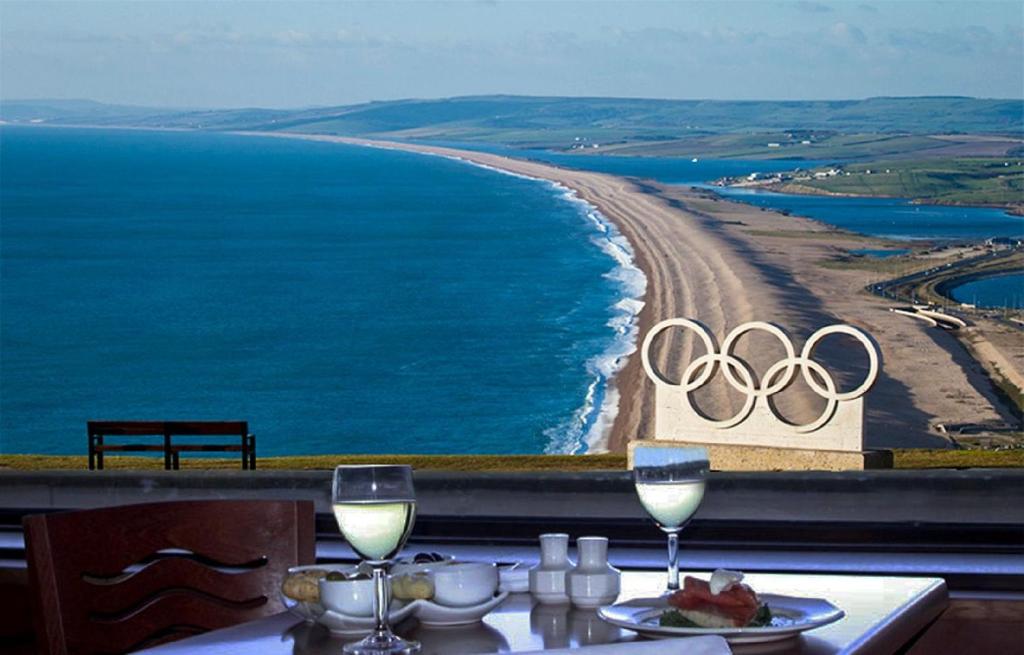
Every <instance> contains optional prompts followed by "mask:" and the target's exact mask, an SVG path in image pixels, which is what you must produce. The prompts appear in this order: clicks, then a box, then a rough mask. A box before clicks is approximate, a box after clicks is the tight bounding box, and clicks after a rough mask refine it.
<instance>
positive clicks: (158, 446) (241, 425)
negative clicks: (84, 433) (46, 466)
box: [88, 421, 256, 471]
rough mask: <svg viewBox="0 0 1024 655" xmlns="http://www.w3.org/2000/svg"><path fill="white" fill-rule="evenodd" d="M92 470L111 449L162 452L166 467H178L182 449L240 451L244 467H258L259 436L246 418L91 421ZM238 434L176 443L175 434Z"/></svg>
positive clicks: (185, 450) (247, 468)
mask: <svg viewBox="0 0 1024 655" xmlns="http://www.w3.org/2000/svg"><path fill="white" fill-rule="evenodd" d="M88 427H89V470H90V471H92V470H94V469H102V468H103V454H104V453H109V452H162V453H163V454H164V469H165V470H168V471H170V470H172V469H173V470H175V471H176V470H178V468H179V457H180V454H181V453H185V452H188V453H195V452H238V453H241V454H242V468H243V469H246V470H249V469H255V468H256V437H255V436H253V435H251V434H249V424H248V423H247V422H246V421H89V425H88ZM143 436H160V437H163V440H162V441H161V442H160V443H127V444H126V443H117V444H110V443H104V441H103V438H104V437H143ZM183 436H189V437H193V436H195V437H206V436H235V437H238V439H239V441H238V443H214V444H210V443H206V444H196V443H173V440H172V438H173V437H183Z"/></svg>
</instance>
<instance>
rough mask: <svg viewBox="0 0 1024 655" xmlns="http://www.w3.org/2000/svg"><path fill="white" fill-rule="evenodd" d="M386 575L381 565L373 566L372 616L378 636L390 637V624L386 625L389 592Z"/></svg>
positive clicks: (389, 601)
mask: <svg viewBox="0 0 1024 655" xmlns="http://www.w3.org/2000/svg"><path fill="white" fill-rule="evenodd" d="M388 586H389V585H388V581H387V576H386V573H385V570H384V567H383V566H378V565H374V566H373V591H374V593H373V617H374V619H375V620H376V622H377V628H376V630H374V632H375V633H376V635H377V636H378V637H390V636H391V626H390V625H388V606H389V605H390V604H391V594H390V593H389V591H390V590H389V589H388Z"/></svg>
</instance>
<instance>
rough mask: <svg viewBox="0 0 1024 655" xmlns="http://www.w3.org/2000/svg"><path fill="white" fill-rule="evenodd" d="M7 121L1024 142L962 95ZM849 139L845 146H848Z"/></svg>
mask: <svg viewBox="0 0 1024 655" xmlns="http://www.w3.org/2000/svg"><path fill="white" fill-rule="evenodd" d="M0 118H2V119H3V120H4V121H7V122H30V121H31V122H43V123H48V124H61V125H72V124H89V125H111V126H112V125H121V126H132V127H176V128H196V129H210V130H273V131H277V130H285V131H294V132H309V133H323V134H344V135H360V136H373V137H378V138H400V139H434V140H448V141H478V142H492V143H505V144H510V145H516V146H532V147H555V148H570V147H571V146H572V145H573V144H576V143H581V142H582V143H588V144H592V143H599V144H600V145H601V146H602V147H606V146H610V145H617V146H619V147H626V148H639V149H640V151H641V152H638V153H636V154H643V151H644V150H653V151H655V152H657V154H670V153H672V152H675V151H677V150H678V151H680V152H685V151H687V150H688V149H692V147H691V145H690V144H692V143H696V144H699V145H700V146H701V148H702V152H704V153H705V154H706V153H707V152H708V151H709V150H710V151H712V152H714V151H716V149H717V148H718V146H717V145H716V143H718V142H719V141H723V142H728V143H729V144H733V145H730V146H729V147H733V146H734V145H735V144H739V143H740V142H741V141H742V140H743V139H745V138H748V137H749V136H750V135H752V134H757V135H769V138H768V139H764V138H760V137H758V138H756V139H754V140H755V141H756V142H757V143H760V144H761V146H759V148H762V149H763V148H764V147H765V146H766V144H764V143H762V142H764V141H766V140H774V139H775V137H774V136H772V135H781V136H779V137H778V138H785V139H788V140H796V143H797V144H800V143H801V142H802V140H803V139H804V138H805V137H806V138H807V139H812V138H813V139H817V140H818V141H821V140H822V139H828V138H834V137H836V136H837V135H884V137H885V138H886V139H897V141H893V142H892V143H902V141H899V140H900V139H904V140H905V139H906V138H907V137H906V136H902V135H907V136H909V137H910V141H907V143H908V144H909V143H910V142H915V143H916V142H918V141H920V135H930V134H954V133H963V134H972V135H1004V136H1008V137H1011V138H1017V139H1019V138H1022V137H1024V101H1021V100H1005V99H1003V100H1001V99H978V98H967V97H909V98H896V97H892V98H890V97H884V98H867V99H864V100H829V101H825V100H808V101H781V102H778V101H724V100H649V99H637V98H559V97H533V96H470V97H460V98H448V99H439V100H395V101H387V102H371V103H365V104H360V105H348V106H338V107H318V108H312V109H297V110H279V109H259V108H252V109H229V110H181V109H159V108H144V107H131V106H117V105H105V104H102V103H96V102H90V101H78V100H75V101H47V100H12V101H4V102H0ZM723 135H724V136H723ZM858 139H859V137H857V138H855V139H853V140H854V141H856V140H858ZM915 139H916V141H915ZM850 141H851V139H849V138H847V139H844V140H843V142H844V144H847V143H849V142H850ZM805 145H806V144H805ZM844 147H845V146H844ZM887 147H888V146H887ZM900 147H902V145H901V146H900ZM745 148H748V146H747V145H745V144H740V147H739V150H737V152H739V151H743V152H745V151H746V150H744V149H745ZM625 152H626V151H624V154H625ZM652 154H654V153H653V152H652ZM855 155H856V153H855Z"/></svg>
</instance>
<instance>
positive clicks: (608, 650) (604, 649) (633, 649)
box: [523, 635, 732, 655]
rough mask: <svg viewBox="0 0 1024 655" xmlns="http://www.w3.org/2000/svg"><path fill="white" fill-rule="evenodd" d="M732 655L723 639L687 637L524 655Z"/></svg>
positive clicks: (581, 647) (710, 636)
mask: <svg viewBox="0 0 1024 655" xmlns="http://www.w3.org/2000/svg"><path fill="white" fill-rule="evenodd" d="M570 653H572V655H658V654H659V653H660V654H661V655H668V654H670V653H685V654H686V655H732V650H731V649H730V648H729V643H728V642H727V641H726V640H725V639H723V638H722V637H718V636H716V635H708V636H706V637H685V638H683V639H661V640H659V641H636V642H632V643H628V644H605V645H603V646H577V647H575V648H560V649H558V650H531V651H530V652H529V653H524V654H523V655H542V654H543V655H569V654H570Z"/></svg>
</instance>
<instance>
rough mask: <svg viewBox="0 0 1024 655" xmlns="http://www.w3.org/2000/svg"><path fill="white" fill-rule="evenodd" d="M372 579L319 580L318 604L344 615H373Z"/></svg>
mask: <svg viewBox="0 0 1024 655" xmlns="http://www.w3.org/2000/svg"><path fill="white" fill-rule="evenodd" d="M373 593H374V589H373V580H327V579H326V578H322V579H321V580H320V604H321V605H323V606H324V607H325V608H326V609H328V610H330V611H332V612H336V613H338V614H344V615H345V616H373Z"/></svg>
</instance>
